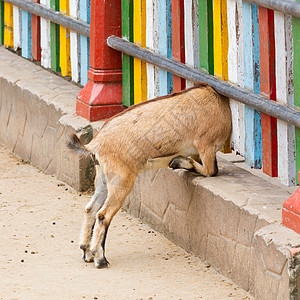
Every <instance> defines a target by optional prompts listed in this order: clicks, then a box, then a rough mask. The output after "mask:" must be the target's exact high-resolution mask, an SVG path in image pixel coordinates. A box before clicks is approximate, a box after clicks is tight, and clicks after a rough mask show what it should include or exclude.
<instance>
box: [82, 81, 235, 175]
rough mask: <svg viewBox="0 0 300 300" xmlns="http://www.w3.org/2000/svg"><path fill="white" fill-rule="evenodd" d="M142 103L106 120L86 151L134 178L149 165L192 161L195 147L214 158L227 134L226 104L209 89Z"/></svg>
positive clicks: (191, 90) (226, 101) (201, 88)
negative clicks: (209, 150) (177, 158)
mask: <svg viewBox="0 0 300 300" xmlns="http://www.w3.org/2000/svg"><path fill="white" fill-rule="evenodd" d="M144 103H145V104H143V105H139V106H135V107H134V108H133V109H130V110H128V111H125V113H122V114H120V115H119V116H116V117H114V118H112V119H110V120H109V121H108V122H107V123H105V125H104V126H103V127H102V129H101V130H100V131H99V132H98V134H97V135H96V137H95V138H94V139H93V140H92V141H91V142H90V143H89V144H88V145H86V148H87V149H88V150H90V151H91V152H93V153H95V154H99V157H100V160H101V159H103V163H105V160H106V159H109V160H110V159H113V160H117V161H118V162H121V163H122V164H125V165H128V166H129V167H130V169H131V170H132V172H136V173H138V172H139V171H140V170H141V169H143V168H145V167H146V164H147V161H148V160H149V159H155V158H159V157H168V156H173V155H176V156H183V157H188V156H190V155H196V154H198V150H197V149H198V148H199V143H200V144H202V146H203V147H202V146H201V145H200V148H206V146H207V145H214V151H215V152H217V151H218V150H219V148H220V147H221V146H222V145H224V143H225V141H226V139H227V138H228V136H229V134H230V131H231V121H230V120H231V113H230V109H229V103H228V99H226V98H224V97H221V96H219V95H218V94H217V93H216V92H215V91H214V90H213V89H212V88H211V87H208V86H203V87H199V88H192V89H190V90H189V91H185V92H183V93H179V94H177V95H174V96H172V97H168V98H163V99H161V100H152V101H148V102H144ZM228 120H229V122H228ZM99 163H100V165H101V162H99Z"/></svg>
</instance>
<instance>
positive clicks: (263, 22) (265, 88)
mask: <svg viewBox="0 0 300 300" xmlns="http://www.w3.org/2000/svg"><path fill="white" fill-rule="evenodd" d="M259 46H260V87H261V94H262V95H264V96H265V97H267V98H269V99H271V100H274V101H275V100H276V78H275V38H274V11H273V10H270V9H267V8H264V7H259ZM261 123H262V140H263V144H262V160H263V171H264V173H266V174H268V175H269V176H272V177H277V176H278V165H277V159H278V158H277V120H276V118H274V117H271V116H269V115H266V114H264V113H262V114H261Z"/></svg>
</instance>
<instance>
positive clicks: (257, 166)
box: [252, 4, 262, 169]
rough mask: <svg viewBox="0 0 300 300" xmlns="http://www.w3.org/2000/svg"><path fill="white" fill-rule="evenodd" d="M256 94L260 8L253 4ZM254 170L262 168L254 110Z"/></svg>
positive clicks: (257, 88) (258, 123) (258, 120)
mask: <svg viewBox="0 0 300 300" xmlns="http://www.w3.org/2000/svg"><path fill="white" fill-rule="evenodd" d="M252 27H253V29H252V32H253V69H254V92H255V93H257V94H260V67H259V22H258V6H257V5H256V4H252ZM254 128H255V136H254V140H255V143H254V168H255V169H260V168H262V129H261V115H260V111H257V110H254Z"/></svg>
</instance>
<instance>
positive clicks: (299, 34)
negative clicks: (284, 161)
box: [293, 0, 300, 184]
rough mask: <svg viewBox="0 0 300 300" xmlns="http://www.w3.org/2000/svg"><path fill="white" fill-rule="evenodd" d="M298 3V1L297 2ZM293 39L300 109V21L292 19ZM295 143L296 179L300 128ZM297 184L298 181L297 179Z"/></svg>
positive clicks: (297, 97)
mask: <svg viewBox="0 0 300 300" xmlns="http://www.w3.org/2000/svg"><path fill="white" fill-rule="evenodd" d="M297 2H300V0H297ZM293 38H294V93H295V94H294V97H295V98H294V104H295V106H296V107H298V108H299V109H300V19H299V18H293ZM295 142H296V177H298V176H297V174H298V172H299V171H300V128H296V129H295ZM297 183H298V184H299V183H300V182H299V180H298V178H297Z"/></svg>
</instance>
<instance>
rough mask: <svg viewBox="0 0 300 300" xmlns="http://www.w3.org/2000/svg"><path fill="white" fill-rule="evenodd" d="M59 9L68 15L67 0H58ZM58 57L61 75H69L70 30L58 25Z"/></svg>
mask: <svg viewBox="0 0 300 300" xmlns="http://www.w3.org/2000/svg"><path fill="white" fill-rule="evenodd" d="M59 10H60V13H62V14H63V15H67V16H68V15H69V14H70V10H69V0H60V1H59ZM59 41H60V59H59V65H60V68H61V74H62V76H71V60H70V30H69V29H68V28H65V27H63V26H60V39H59Z"/></svg>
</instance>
